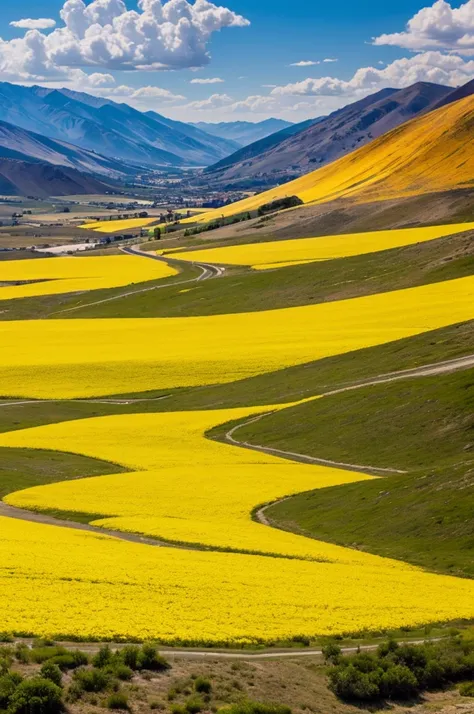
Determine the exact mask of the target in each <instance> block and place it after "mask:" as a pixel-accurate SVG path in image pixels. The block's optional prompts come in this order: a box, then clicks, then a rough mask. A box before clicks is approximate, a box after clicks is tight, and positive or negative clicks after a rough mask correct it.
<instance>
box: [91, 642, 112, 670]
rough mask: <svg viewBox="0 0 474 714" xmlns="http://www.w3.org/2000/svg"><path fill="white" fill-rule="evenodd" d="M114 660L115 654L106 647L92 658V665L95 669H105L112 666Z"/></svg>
mask: <svg viewBox="0 0 474 714" xmlns="http://www.w3.org/2000/svg"><path fill="white" fill-rule="evenodd" d="M113 658H114V653H113V652H112V650H111V649H110V647H109V645H104V646H103V647H101V648H100V650H99V651H98V652H97V654H95V655H94V656H93V658H92V664H93V665H94V667H99V668H100V667H105V666H106V665H108V664H110V663H111V662H112V660H113Z"/></svg>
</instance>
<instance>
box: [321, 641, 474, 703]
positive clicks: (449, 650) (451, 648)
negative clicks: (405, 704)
mask: <svg viewBox="0 0 474 714" xmlns="http://www.w3.org/2000/svg"><path fill="white" fill-rule="evenodd" d="M334 665H335V666H334V667H333V669H332V670H330V671H329V673H328V676H329V682H330V687H331V689H332V690H333V691H334V692H335V693H336V694H337V696H339V697H341V699H345V700H349V701H355V702H357V701H361V702H363V701H370V700H376V699H382V698H384V697H385V698H389V699H399V700H406V699H410V698H412V697H414V696H416V695H417V694H420V693H421V692H423V691H425V690H426V689H433V688H436V687H441V686H444V685H445V684H454V683H456V682H459V681H463V680H466V679H471V678H472V677H474V641H471V640H469V639H463V638H461V637H459V636H454V637H451V638H450V639H447V640H443V641H442V642H437V643H425V644H423V645H408V644H407V645H401V646H400V645H398V644H397V643H396V642H394V641H393V640H389V642H387V643H384V644H383V645H380V646H379V647H378V649H377V652H376V653H375V654H369V653H367V652H365V653H360V654H357V655H355V656H352V657H343V656H342V655H341V656H340V657H339V658H338V660H337V661H336V662H334Z"/></svg>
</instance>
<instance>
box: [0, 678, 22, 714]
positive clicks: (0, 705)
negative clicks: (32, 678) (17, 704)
mask: <svg viewBox="0 0 474 714" xmlns="http://www.w3.org/2000/svg"><path fill="white" fill-rule="evenodd" d="M22 681H23V677H22V676H21V675H20V674H17V673H16V672H9V673H8V674H4V675H3V676H2V677H0V709H7V707H8V704H9V702H10V698H11V696H12V694H13V693H14V692H15V690H16V688H17V687H18V685H19V684H21V682H22Z"/></svg>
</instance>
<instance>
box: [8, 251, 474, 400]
mask: <svg viewBox="0 0 474 714" xmlns="http://www.w3.org/2000/svg"><path fill="white" fill-rule="evenodd" d="M150 262H151V261H150ZM471 319H474V277H472V276H471V277H467V278H460V279H458V280H451V281H447V282H443V283H436V284H432V285H424V286H421V287H416V288H409V289H406V290H399V291H394V292H390V293H382V294H379V295H370V296H366V297H362V298H355V299H352V300H343V301H340V302H331V303H324V304H320V305H308V306H303V307H295V308H286V309H282V310H271V311H264V312H254V313H243V314H233V315H214V316H209V317H186V318H165V319H163V318H153V319H104V320H84V319H79V320H48V321H46V320H41V321H34V320H29V321H23V322H16V321H11V322H1V323H0V344H1V345H2V349H1V350H0V393H1V394H2V395H4V396H25V397H26V396H28V397H39V398H72V397H89V396H97V395H111V394H125V393H126V394H130V393H132V392H146V391H150V390H156V389H162V388H163V389H169V388H173V387H180V386H195V385H205V384H215V383H226V382H233V381H235V380H239V379H244V378H247V377H251V376H254V375H258V374H263V373H266V372H271V371H276V370H281V369H283V368H285V367H290V366H292V365H297V364H303V363H305V362H310V361H313V360H318V359H321V358H323V357H328V356H331V355H337V354H343V353H346V352H350V351H353V350H357V349H362V348H365V347H370V346H374V345H379V344H383V343H386V342H391V341H393V340H398V339H402V338H405V337H410V336H413V335H418V334H420V333H423V332H426V331H429V330H435V329H437V328H440V327H444V326H447V325H451V324H455V323H458V322H463V321H467V320H471ZM32 345H34V347H35V348H34V349H31V346H32Z"/></svg>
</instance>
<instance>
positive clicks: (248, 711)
mask: <svg viewBox="0 0 474 714" xmlns="http://www.w3.org/2000/svg"><path fill="white" fill-rule="evenodd" d="M221 711H222V712H225V713H226V714H291V709H290V707H287V706H285V705H284V704H265V703H263V702H254V701H252V700H248V701H244V702H238V703H237V704H232V705H231V706H230V707H225V708H224V709H221Z"/></svg>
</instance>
